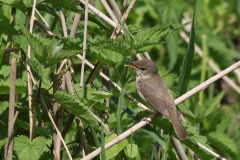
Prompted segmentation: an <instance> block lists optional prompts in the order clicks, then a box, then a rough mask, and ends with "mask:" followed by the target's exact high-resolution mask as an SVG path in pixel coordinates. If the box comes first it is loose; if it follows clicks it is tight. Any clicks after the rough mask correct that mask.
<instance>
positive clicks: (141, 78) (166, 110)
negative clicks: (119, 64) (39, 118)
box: [125, 59, 188, 140]
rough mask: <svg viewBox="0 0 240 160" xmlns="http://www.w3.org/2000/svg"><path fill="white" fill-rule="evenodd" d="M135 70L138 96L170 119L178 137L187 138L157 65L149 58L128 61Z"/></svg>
mask: <svg viewBox="0 0 240 160" xmlns="http://www.w3.org/2000/svg"><path fill="white" fill-rule="evenodd" d="M129 62H130V63H131V65H125V66H127V67H131V68H134V69H135V71H136V88H137V92H138V94H139V96H140V97H141V98H142V99H143V100H144V101H145V102H147V104H148V105H150V106H151V107H152V108H154V109H155V110H156V111H157V112H159V113H161V114H162V115H163V116H165V117H166V118H167V119H170V120H171V122H172V124H173V127H174V130H175V132H176V134H177V136H178V138H179V139H181V140H185V139H187V138H188V134H187V132H186V129H185V128H184V127H183V125H182V123H181V121H180V119H179V117H178V111H177V107H176V105H175V103H174V98H173V96H172V94H171V92H170V90H169V89H168V87H167V86H166V84H165V82H164V81H163V79H162V78H161V77H160V75H159V74H158V66H157V65H156V64H155V63H154V62H153V61H152V60H150V59H143V60H138V61H129Z"/></svg>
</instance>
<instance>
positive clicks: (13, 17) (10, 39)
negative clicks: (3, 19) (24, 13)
mask: <svg viewBox="0 0 240 160" xmlns="http://www.w3.org/2000/svg"><path fill="white" fill-rule="evenodd" d="M15 15H16V8H14V7H12V11H11V19H10V24H9V25H10V26H11V27H14V20H15ZM12 38H13V36H12V35H9V36H8V37H7V46H6V49H8V48H10V47H11V46H12ZM4 57H5V58H4V64H9V59H10V53H7V54H5V56H4Z"/></svg>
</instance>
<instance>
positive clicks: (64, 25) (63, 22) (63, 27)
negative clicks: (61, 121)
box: [60, 11, 68, 38]
mask: <svg viewBox="0 0 240 160" xmlns="http://www.w3.org/2000/svg"><path fill="white" fill-rule="evenodd" d="M60 15H61V24H62V29H63V36H64V37H65V38H67V37H68V34H67V26H66V20H65V16H64V13H63V11H60Z"/></svg>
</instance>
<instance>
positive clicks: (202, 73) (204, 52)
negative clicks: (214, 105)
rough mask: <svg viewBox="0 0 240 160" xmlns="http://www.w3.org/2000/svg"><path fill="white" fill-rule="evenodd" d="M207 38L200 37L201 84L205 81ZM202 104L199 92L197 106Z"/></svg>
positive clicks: (201, 93) (201, 94)
mask: <svg viewBox="0 0 240 160" xmlns="http://www.w3.org/2000/svg"><path fill="white" fill-rule="evenodd" d="M206 40H207V36H206V35H202V47H203V57H202V72H201V82H200V83H203V82H204V81H205V77H206V68H207V61H206V60H207V43H206ZM202 103H203V91H202V92H199V105H202Z"/></svg>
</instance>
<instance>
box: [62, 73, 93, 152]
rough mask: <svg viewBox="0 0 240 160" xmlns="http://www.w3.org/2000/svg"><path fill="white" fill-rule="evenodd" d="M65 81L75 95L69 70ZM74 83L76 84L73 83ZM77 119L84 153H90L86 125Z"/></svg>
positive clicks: (70, 92)
mask: <svg viewBox="0 0 240 160" xmlns="http://www.w3.org/2000/svg"><path fill="white" fill-rule="evenodd" d="M65 81H66V85H67V89H68V93H69V94H71V95H74V90H73V86H72V82H71V78H70V76H69V72H68V71H67V73H66V74H65ZM73 85H74V84H73ZM74 117H75V120H76V123H77V126H78V132H79V134H80V139H81V141H80V142H81V144H82V146H83V149H84V153H86V154H89V153H90V152H89V148H88V143H87V138H86V136H85V132H84V127H83V124H82V122H81V120H80V119H78V118H77V117H76V116H74Z"/></svg>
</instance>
